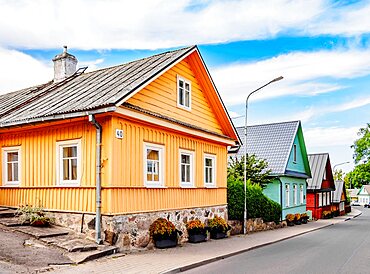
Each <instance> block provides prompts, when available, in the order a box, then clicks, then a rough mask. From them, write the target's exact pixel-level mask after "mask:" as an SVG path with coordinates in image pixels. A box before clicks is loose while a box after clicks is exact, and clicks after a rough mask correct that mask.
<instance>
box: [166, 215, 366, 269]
mask: <svg viewBox="0 0 370 274" xmlns="http://www.w3.org/2000/svg"><path fill="white" fill-rule="evenodd" d="M361 214H362V212H360V213H359V214H357V215H354V216H353V217H352V216H351V217H348V218H346V219H344V220H343V222H345V221H348V220H350V219H353V218H356V217H358V216H360V215H361ZM338 223H339V222H338ZM332 225H335V223H331V224H327V225H323V226H321V227H317V228H314V229H312V230H308V231H304V232H301V233H298V234H295V235H291V236H288V237H285V238H282V239H279V240H276V241H272V242H267V243H263V244H259V245H256V246H252V247H248V248H245V249H242V250H238V251H235V252H231V253H228V254H224V255H220V256H216V257H214V258H210V259H206V260H204V261H201V262H196V263H191V264H189V265H185V266H180V267H176V268H174V269H170V270H166V271H163V272H161V274H174V273H180V272H183V271H187V270H190V269H193V268H197V267H199V266H203V265H206V264H210V263H213V262H215V261H218V260H222V259H226V258H229V257H233V256H236V255H239V254H241V253H245V252H248V251H251V250H254V249H257V248H260V247H264V246H268V245H272V244H275V243H278V242H282V241H285V240H289V239H292V238H295V237H298V236H301V235H304V234H308V233H310V232H314V231H317V230H320V229H323V228H326V227H329V226H332Z"/></svg>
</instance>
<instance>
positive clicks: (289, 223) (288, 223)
mask: <svg viewBox="0 0 370 274" xmlns="http://www.w3.org/2000/svg"><path fill="white" fill-rule="evenodd" d="M286 224H287V226H294V222H289V221H286Z"/></svg>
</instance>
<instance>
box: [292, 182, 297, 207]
mask: <svg viewBox="0 0 370 274" xmlns="http://www.w3.org/2000/svg"><path fill="white" fill-rule="evenodd" d="M297 195H298V192H297V185H293V205H297V200H298V199H297V198H298V197H297Z"/></svg>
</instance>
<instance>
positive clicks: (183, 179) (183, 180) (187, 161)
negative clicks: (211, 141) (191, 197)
mask: <svg viewBox="0 0 370 274" xmlns="http://www.w3.org/2000/svg"><path fill="white" fill-rule="evenodd" d="M193 159H194V152H192V151H187V150H180V185H181V186H182V187H192V186H194V177H193V176H194V175H193Z"/></svg>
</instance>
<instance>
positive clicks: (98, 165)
mask: <svg viewBox="0 0 370 274" xmlns="http://www.w3.org/2000/svg"><path fill="white" fill-rule="evenodd" d="M89 122H90V123H91V124H93V125H94V126H95V128H96V178H95V180H96V216H95V241H96V243H97V244H102V243H103V240H102V238H101V141H102V127H101V125H100V124H99V123H98V122H97V121H96V120H95V117H94V115H93V114H89Z"/></svg>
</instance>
